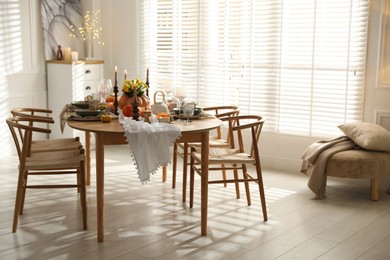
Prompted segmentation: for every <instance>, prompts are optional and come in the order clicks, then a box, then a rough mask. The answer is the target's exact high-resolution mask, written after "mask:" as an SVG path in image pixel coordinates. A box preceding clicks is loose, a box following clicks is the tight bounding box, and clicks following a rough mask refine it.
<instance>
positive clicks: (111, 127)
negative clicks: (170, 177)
mask: <svg viewBox="0 0 390 260" xmlns="http://www.w3.org/2000/svg"><path fill="white" fill-rule="evenodd" d="M171 123H172V124H174V125H175V126H177V127H178V128H179V129H180V131H181V136H180V137H179V138H178V139H177V140H176V141H175V142H177V143H190V142H200V143H202V147H201V154H202V157H203V158H208V156H209V131H210V130H212V129H216V128H218V127H220V126H221V125H222V121H221V120H219V119H217V118H215V117H206V118H200V119H195V120H192V122H191V123H190V124H187V123H186V122H185V121H183V120H182V121H172V122H171ZM67 124H68V126H70V127H71V128H73V129H77V130H81V131H84V132H85V151H86V171H87V176H90V173H91V171H90V168H91V156H90V154H91V148H90V146H91V145H90V144H91V142H90V136H91V135H90V134H91V133H93V134H94V136H95V140H96V141H95V153H96V156H95V160H96V202H97V239H98V242H103V241H104V146H105V145H115V144H126V143H127V140H126V136H125V133H124V130H123V128H122V126H121V124H120V123H119V121H118V120H117V119H114V120H111V122H109V123H102V122H100V121H79V120H77V121H76V120H68V121H67ZM201 167H202V176H201V235H202V236H205V235H207V206H208V205H207V203H208V198H207V196H208V195H207V194H208V192H207V189H208V160H202V165H201ZM163 173H165V174H166V171H163ZM88 178H89V177H88Z"/></svg>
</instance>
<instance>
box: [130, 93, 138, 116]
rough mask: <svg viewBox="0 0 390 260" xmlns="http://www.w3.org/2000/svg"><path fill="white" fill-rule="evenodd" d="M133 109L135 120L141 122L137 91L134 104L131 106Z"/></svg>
mask: <svg viewBox="0 0 390 260" xmlns="http://www.w3.org/2000/svg"><path fill="white" fill-rule="evenodd" d="M131 106H132V107H133V120H135V121H139V108H138V102H137V89H136V88H134V89H133V102H132V104H131Z"/></svg>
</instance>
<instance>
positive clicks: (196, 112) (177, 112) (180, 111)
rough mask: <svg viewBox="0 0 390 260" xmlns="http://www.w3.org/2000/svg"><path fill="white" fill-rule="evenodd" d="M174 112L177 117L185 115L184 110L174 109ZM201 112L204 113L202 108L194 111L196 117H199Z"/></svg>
mask: <svg viewBox="0 0 390 260" xmlns="http://www.w3.org/2000/svg"><path fill="white" fill-rule="evenodd" d="M173 112H175V114H176V115H179V114H183V109H179V108H174V109H173ZM201 112H202V108H200V107H196V108H195V109H194V116H197V115H199V114H200V113H201Z"/></svg>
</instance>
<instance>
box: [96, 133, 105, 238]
mask: <svg viewBox="0 0 390 260" xmlns="http://www.w3.org/2000/svg"><path fill="white" fill-rule="evenodd" d="M96 203H97V237H98V242H103V241H104V143H103V135H102V134H99V133H96Z"/></svg>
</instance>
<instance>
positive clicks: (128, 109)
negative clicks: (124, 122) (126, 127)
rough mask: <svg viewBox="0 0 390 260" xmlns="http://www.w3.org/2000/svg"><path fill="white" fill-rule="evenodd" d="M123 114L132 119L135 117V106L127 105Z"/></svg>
mask: <svg viewBox="0 0 390 260" xmlns="http://www.w3.org/2000/svg"><path fill="white" fill-rule="evenodd" d="M122 113H123V115H124V116H126V117H131V116H132V115H133V106H132V105H125V106H124V107H123V108H122Z"/></svg>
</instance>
